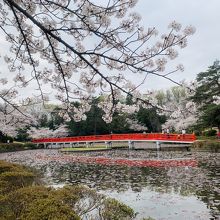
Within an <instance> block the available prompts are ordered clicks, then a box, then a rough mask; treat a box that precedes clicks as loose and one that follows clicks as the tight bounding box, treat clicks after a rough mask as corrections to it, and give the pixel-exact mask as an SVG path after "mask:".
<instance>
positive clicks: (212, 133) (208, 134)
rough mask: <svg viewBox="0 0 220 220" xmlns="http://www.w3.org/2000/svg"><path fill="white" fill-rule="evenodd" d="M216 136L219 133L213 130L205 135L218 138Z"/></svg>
mask: <svg viewBox="0 0 220 220" xmlns="http://www.w3.org/2000/svg"><path fill="white" fill-rule="evenodd" d="M216 134H217V131H216V130H212V129H211V130H208V131H205V132H204V135H205V136H207V137H210V136H216Z"/></svg>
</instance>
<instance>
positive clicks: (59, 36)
mask: <svg viewBox="0 0 220 220" xmlns="http://www.w3.org/2000/svg"><path fill="white" fill-rule="evenodd" d="M136 2H137V1H136V0H108V1H100V2H98V1H89V0H53V1H51V0H32V1H26V0H3V1H2V2H1V3H0V29H1V31H2V33H3V34H4V35H5V36H6V40H7V41H8V43H9V45H10V51H9V52H8V53H5V52H4V53H3V54H1V55H2V58H3V59H4V61H5V62H6V63H7V64H8V68H9V73H10V76H12V75H13V77H12V78H13V81H14V83H15V85H14V87H13V89H8V85H9V84H10V82H11V81H10V80H9V79H5V78H2V79H0V82H1V83H2V84H3V89H1V90H0V99H1V100H3V101H4V102H7V103H8V104H10V105H11V106H12V107H13V108H15V109H19V107H18V106H19V105H18V103H16V102H15V100H16V101H17V99H16V95H17V94H18V91H19V89H18V88H21V87H22V88H23V87H27V88H28V87H30V85H31V83H32V82H36V83H37V87H38V90H36V92H37V93H36V94H35V95H36V96H37V97H40V98H41V100H42V101H45V100H48V98H53V95H51V94H55V97H56V98H57V99H58V100H59V101H61V102H62V108H63V112H62V114H63V116H65V117H66V118H67V117H69V116H68V115H67V114H66V112H75V114H74V119H75V120H81V119H85V112H87V111H89V109H90V102H91V100H92V96H94V94H97V93H100V94H101V95H102V96H103V102H102V103H100V107H101V108H102V109H103V110H104V112H105V115H104V116H103V119H104V120H105V121H106V122H110V121H111V119H112V114H113V112H114V111H115V110H116V109H118V108H119V107H118V104H119V102H118V100H119V99H120V98H121V96H122V94H124V95H130V96H132V97H133V100H134V104H136V105H137V106H138V105H140V104H141V103H142V105H144V106H146V107H148V106H151V107H152V105H154V103H153V104H152V103H151V101H150V100H149V99H148V98H146V97H145V96H142V95H141V93H140V92H139V91H138V88H139V87H140V85H143V84H144V82H145V81H146V79H147V76H148V75H155V76H158V77H163V78H165V79H167V80H170V81H172V82H174V83H177V84H179V83H178V82H175V81H173V80H172V78H171V74H172V73H174V72H177V71H183V70H184V67H183V65H182V64H179V65H177V66H176V67H174V68H173V70H172V71H170V72H167V71H166V65H167V63H168V61H169V60H173V59H175V58H176V57H177V56H178V50H179V49H182V48H185V47H186V46H187V40H188V37H189V36H190V35H192V34H193V33H194V32H195V28H194V27H192V26H186V27H182V25H181V24H179V23H178V22H176V21H173V22H171V23H170V24H169V25H168V31H167V33H164V34H160V35H159V32H158V30H157V29H156V27H150V28H148V29H146V28H144V27H142V26H141V25H140V20H141V17H140V15H139V14H138V13H136V12H133V11H131V8H133V7H134V6H135V4H136ZM134 77H135V78H136V79H139V81H138V82H133V81H132V79H133V78H134ZM7 81H9V83H7ZM49 87H50V88H51V90H50V89H49ZM51 91H53V92H52V93H51ZM33 92H34V91H33ZM50 96H52V97H50ZM75 100H80V106H78V107H76V106H74V105H73V104H72V102H73V101H75ZM130 108H134V107H132V106H130ZM123 109H126V108H123ZM129 111H130V110H129Z"/></svg>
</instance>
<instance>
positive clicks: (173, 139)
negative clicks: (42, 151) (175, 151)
mask: <svg viewBox="0 0 220 220" xmlns="http://www.w3.org/2000/svg"><path fill="white" fill-rule="evenodd" d="M195 140H196V136H195V135H194V134H162V133H147V134H144V133H133V134H106V135H89V136H76V137H59V138H41V139H34V140H32V142H33V143H36V144H44V145H45V146H46V145H47V144H79V143H86V144H92V143H100V142H104V143H105V144H111V143H113V142H128V145H129V147H130V148H133V147H134V143H136V142H155V143H157V145H158V144H160V143H177V144H178V143H179V144H191V143H193V142H194V141H195Z"/></svg>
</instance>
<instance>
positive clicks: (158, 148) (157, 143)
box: [156, 141, 161, 150]
mask: <svg viewBox="0 0 220 220" xmlns="http://www.w3.org/2000/svg"><path fill="white" fill-rule="evenodd" d="M156 146H157V150H160V147H161V145H160V141H157V142H156Z"/></svg>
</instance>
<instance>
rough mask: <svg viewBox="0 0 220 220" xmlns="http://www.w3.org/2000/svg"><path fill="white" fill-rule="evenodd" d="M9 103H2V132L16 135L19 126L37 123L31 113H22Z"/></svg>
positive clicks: (0, 115)
mask: <svg viewBox="0 0 220 220" xmlns="http://www.w3.org/2000/svg"><path fill="white" fill-rule="evenodd" d="M21 110H22V109H20V110H19V111H18V110H17V109H15V108H13V107H12V106H11V105H9V104H5V105H3V104H1V105H0V132H2V133H3V134H5V135H9V136H12V137H15V136H16V135H17V130H18V128H25V127H26V126H27V125H30V124H35V123H36V121H35V118H33V117H32V116H31V115H30V114H27V113H25V114H24V113H22V114H21V112H20V111H21Z"/></svg>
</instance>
